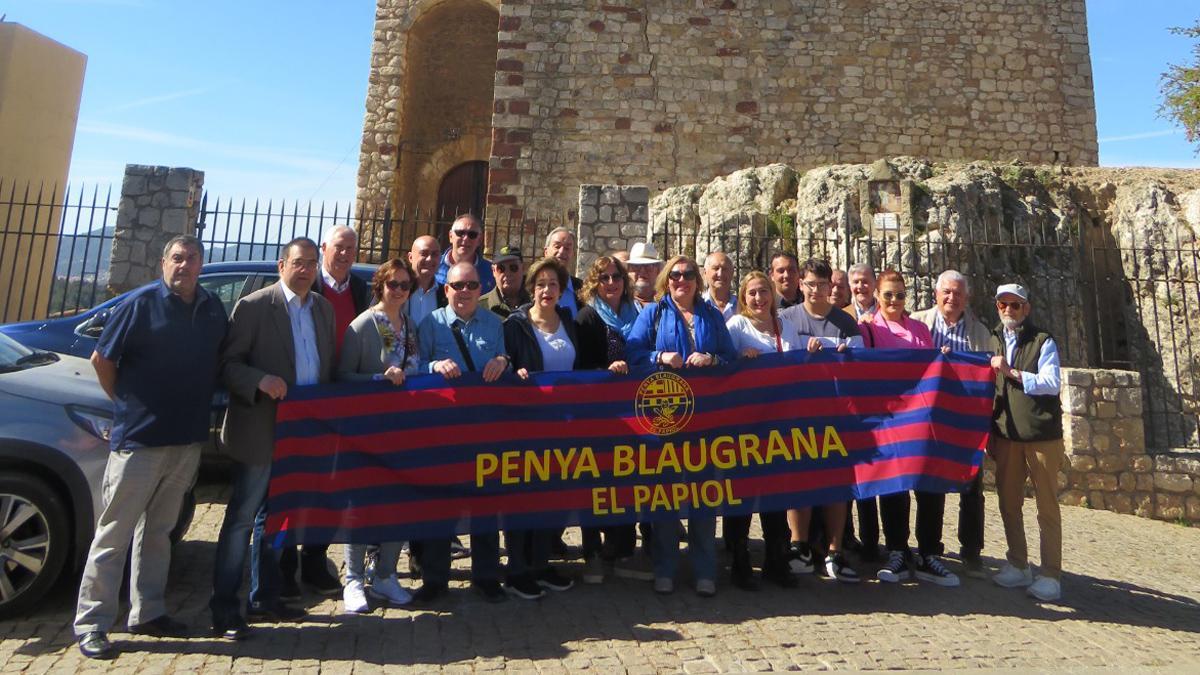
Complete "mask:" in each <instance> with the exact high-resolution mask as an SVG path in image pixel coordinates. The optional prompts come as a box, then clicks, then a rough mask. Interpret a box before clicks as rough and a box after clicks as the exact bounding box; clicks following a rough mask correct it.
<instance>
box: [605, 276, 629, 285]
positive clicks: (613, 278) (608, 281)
mask: <svg viewBox="0 0 1200 675" xmlns="http://www.w3.org/2000/svg"><path fill="white" fill-rule="evenodd" d="M618 281H625V277H624V276H622V275H620V274H601V275H600V283H602V284H615V283H617V282H618Z"/></svg>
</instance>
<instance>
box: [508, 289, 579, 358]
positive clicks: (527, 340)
mask: <svg viewBox="0 0 1200 675" xmlns="http://www.w3.org/2000/svg"><path fill="white" fill-rule="evenodd" d="M530 307H531V305H523V306H522V307H520V308H519V309H516V310H513V313H512V314H509V315H508V318H507V319H505V320H504V348H505V351H507V352H508V360H509V361H510V362H511V363H512V367H513V370H519V369H521V368H524V369H526V370H528V371H529V372H531V373H534V372H538V371H541V370H545V365H544V363H543V362H542V347H541V345H540V344H539V343H538V339H537V336H536V335H534V334H533V331H534V330H535V329H534V327H533V324H532V323H530V322H529V308H530ZM555 309H557V310H558V319H559V321H561V322H562V325H563V327H564V328H565V329H566V331H567V337H568V338H570V340H571V344H573V345H574V346H575V364H574V368H576V369H578V368H579V367H580V366H579V355H580V349H579V333H578V331H577V329H576V326H575V320H574V319H572V318H571V314H570V312H568V311H567V310H566V309H565V308H563V307H556V308H555Z"/></svg>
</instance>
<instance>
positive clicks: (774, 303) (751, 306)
mask: <svg viewBox="0 0 1200 675" xmlns="http://www.w3.org/2000/svg"><path fill="white" fill-rule="evenodd" d="M737 307H738V313H737V314H735V315H734V316H732V317H730V319H729V321H727V322H726V324H725V326H726V327H727V328H728V329H729V336H730V337H731V338H732V339H733V346H734V348H735V349H736V350H737V353H738V356H739V357H741V358H744V359H753V358H757V357H758V356H759V355H761V354H780V353H783V352H788V351H792V350H794V349H803V346H802V343H801V342H800V336H799V335H798V334H797V332H796V326H795V325H794V324H792V322H791V321H790V320H788V319H787V318H786V317H784V316H780V313H779V300H778V297H777V296H776V295H775V286H774V285H773V284H772V283H771V279H770V277H768V276H767V275H766V274H763V273H762V272H759V271H754V272H750V273H749V274H747V275H746V276H745V277H743V278H742V283H741V286H739V287H738V292H737ZM750 518H751V516H750V515H749V514H747V515H744V516H725V518H724V520H723V522H722V526H721V527H722V534H723V535H724V537H725V546H726V547H727V548H729V550H730V553H731V554H732V556H733V560H732V562H731V564H730V568H729V576H730V580H731V581H732V582H733V585H734V586H737V587H738V588H742V589H745V590H753V589H755V588H757V584H756V583H755V581H754V570H753V569H752V568H751V566H750ZM758 522H759V523H760V524H761V525H762V531H763V546H764V549H765V550H764V559H763V569H762V575H763V578H764V579H767V580H769V581H772V582H774V583H776V584H778V585H780V586H782V587H784V588H792V587H795V586H796V585H797V583H796V579H795V578H794V577H793V576H792V574H791V570H790V569H789V568H788V562H787V554H788V520H787V512H786V511H772V512H767V513H759V514H758Z"/></svg>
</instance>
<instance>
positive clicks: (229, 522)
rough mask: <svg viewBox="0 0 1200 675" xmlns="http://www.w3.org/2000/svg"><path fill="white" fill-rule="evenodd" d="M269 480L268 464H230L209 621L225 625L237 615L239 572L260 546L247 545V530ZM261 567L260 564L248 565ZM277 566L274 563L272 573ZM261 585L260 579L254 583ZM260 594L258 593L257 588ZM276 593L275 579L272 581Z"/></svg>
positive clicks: (258, 552) (251, 528)
mask: <svg viewBox="0 0 1200 675" xmlns="http://www.w3.org/2000/svg"><path fill="white" fill-rule="evenodd" d="M270 481H271V465H270V464H261V465H258V464H241V463H237V464H236V465H235V467H234V475H233V494H231V495H230V497H229V504H228V505H226V507H225V519H224V520H223V521H222V522H221V534H220V535H219V536H218V537H217V554H216V563H215V566H214V570H213V596H212V600H211V601H209V608H210V609H211V610H212V615H213V622H214V623H217V624H228V623H229V622H230V621H231V620H232V619H233V618H234V617H239V616H241V607H240V604H241V603H239V601H238V590H239V589H241V586H242V573H243V571H244V570H245V568H246V557H247V553H252V554H260V553H261V549H262V548H264V547H262V546H256V547H253V548H252V547H251V543H250V535H251V530H253V529H255V520H256V517H257V516H258V514H259V511H260V510H261V509H262V507H263V503H264V502H265V501H266V497H267V486H268V485H269V484H270ZM259 532H260V535H261V529H260V530H259ZM251 567H252V568H253V567H261V565H252V566H251ZM278 573H279V567H278V564H276V565H275V574H276V575H278ZM255 574H256V573H255V572H254V571H253V570H252V571H251V585H252V586H253V585H254V584H255V583H256V580H255ZM257 583H259V584H260V585H261V579H260V580H258V582H257ZM259 590H260V594H261V589H259ZM276 593H277V594H278V579H277V580H276Z"/></svg>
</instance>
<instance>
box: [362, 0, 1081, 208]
mask: <svg viewBox="0 0 1200 675" xmlns="http://www.w3.org/2000/svg"><path fill="white" fill-rule="evenodd" d="M891 155H916V156H923V157H929V158H932V159H936V160H972V159H993V160H1010V159H1020V160H1023V161H1025V162H1029V163H1046V164H1070V165H1094V164H1096V163H1097V159H1098V150H1097V141H1096V122H1095V103H1094V99H1093V94H1092V73H1091V60H1090V55H1089V50H1088V37H1087V20H1086V15H1085V9H1084V0H1053V1H1050V0H989V1H987V2H962V1H961V0H891V1H889V2H877V1H874V0H603V1H601V0H378V9H377V16H376V30H375V43H374V48H373V50H372V58H371V74H370V85H369V89H368V93H367V105H366V118H365V122H364V130H363V143H362V153H361V160H360V165H359V174H358V196H359V199H360V201H363V202H373V203H379V202H383V201H387V200H391V201H392V203H393V204H402V205H413V204H418V203H419V204H420V205H421V206H422V207H425V208H432V207H436V206H438V205H441V206H442V207H453V208H457V209H459V210H462V209H464V208H479V207H481V206H482V205H486V207H487V208H488V210H489V213H488V215H489V216H492V215H493V214H495V213H496V212H497V211H510V212H511V211H514V210H515V211H516V212H518V213H520V212H525V211H530V210H536V209H547V210H554V211H557V212H561V211H563V210H565V209H567V208H569V206H570V205H571V204H572V202H574V201H575V199H576V195H577V191H578V186H579V185H580V184H581V183H612V184H642V185H649V186H651V187H652V188H654V187H657V186H666V185H675V184H681V183H688V182H700V181H706V180H708V179H710V178H712V177H713V176H715V175H719V174H723V173H727V172H729V171H732V170H735V169H738V168H741V167H744V166H751V165H762V164H767V163H771V162H783V163H787V164H789V165H791V166H792V167H794V168H797V169H803V168H806V167H812V166H816V165H821V164H829V163H841V162H870V161H872V160H874V159H876V158H878V157H881V156H891Z"/></svg>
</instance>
